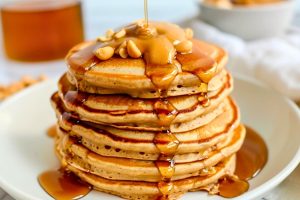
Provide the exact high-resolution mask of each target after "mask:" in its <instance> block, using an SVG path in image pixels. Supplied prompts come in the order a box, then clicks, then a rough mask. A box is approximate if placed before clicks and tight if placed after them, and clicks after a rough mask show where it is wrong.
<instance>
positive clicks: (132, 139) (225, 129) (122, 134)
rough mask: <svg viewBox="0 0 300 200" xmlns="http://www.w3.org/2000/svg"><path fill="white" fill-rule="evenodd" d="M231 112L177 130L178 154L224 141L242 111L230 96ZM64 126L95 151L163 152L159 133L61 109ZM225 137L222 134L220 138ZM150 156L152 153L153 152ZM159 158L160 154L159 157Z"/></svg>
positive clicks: (229, 110)
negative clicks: (116, 125)
mask: <svg viewBox="0 0 300 200" xmlns="http://www.w3.org/2000/svg"><path fill="white" fill-rule="evenodd" d="M226 103H227V106H226V107H227V111H226V112H223V113H222V114H221V115H220V116H219V117H217V118H215V120H213V121H212V122H211V123H208V124H207V125H205V126H202V127H199V128H197V129H194V130H191V131H187V132H179V133H173V134H174V135H175V136H176V138H177V139H178V140H179V141H180V145H179V146H178V149H177V153H178V154H181V153H191V152H200V151H202V150H203V149H205V148H208V147H210V146H213V145H215V144H217V143H218V142H220V140H222V139H223V138H224V137H226V134H227V133H230V132H231V131H232V130H233V129H234V128H235V127H237V125H238V124H239V119H240V116H239V112H238V109H237V107H236V105H235V103H234V102H233V101H232V100H231V99H229V98H228V99H227V101H226ZM57 118H58V119H59V121H58V123H59V125H60V127H61V128H62V129H63V130H65V131H67V132H68V134H70V135H71V136H76V137H78V138H80V139H81V140H84V142H85V143H84V144H85V145H86V146H89V147H90V148H91V149H93V150H94V151H95V149H97V147H98V148H99V147H100V148H101V146H109V147H115V148H118V149H119V151H121V150H126V151H137V152H141V150H142V152H144V153H146V154H149V153H150V154H153V153H154V154H155V153H156V154H159V151H158V149H157V147H156V146H155V144H153V141H154V138H155V135H156V134H157V132H147V131H134V130H126V129H118V128H113V127H111V126H103V125H99V124H95V123H90V122H86V121H81V120H80V119H79V118H76V116H74V114H73V115H72V114H70V113H69V114H68V112H65V111H64V110H63V112H60V111H59V110H57ZM217 136H221V137H217ZM97 152H98V153H100V152H99V151H97ZM149 156H150V155H149ZM155 158H157V156H156V157H155Z"/></svg>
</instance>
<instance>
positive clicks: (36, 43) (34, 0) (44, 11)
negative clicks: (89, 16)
mask: <svg viewBox="0 0 300 200" xmlns="http://www.w3.org/2000/svg"><path fill="white" fill-rule="evenodd" d="M1 19H2V30H3V43H4V50H5V53H6V55H7V57H8V58H10V59H13V60H18V61H30V62H32V61H46V60H53V59H61V58H63V57H64V56H65V55H66V54H67V52H68V50H69V49H70V48H71V47H72V46H74V45H75V44H77V43H79V42H81V41H83V40H84V32H83V22H82V12H81V2H80V1H79V0H59V1H58V0H23V1H7V3H4V4H2V6H1Z"/></svg>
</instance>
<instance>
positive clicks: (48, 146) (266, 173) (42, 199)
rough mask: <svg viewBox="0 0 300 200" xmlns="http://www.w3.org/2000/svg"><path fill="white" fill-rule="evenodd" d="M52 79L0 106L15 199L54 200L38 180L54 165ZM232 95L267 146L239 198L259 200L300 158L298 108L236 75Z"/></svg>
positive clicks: (4, 178)
mask: <svg viewBox="0 0 300 200" xmlns="http://www.w3.org/2000/svg"><path fill="white" fill-rule="evenodd" d="M55 90H56V83H55V82H54V81H49V82H45V83H42V84H39V85H36V86H33V87H31V88H29V89H27V90H25V91H23V92H21V93H19V94H17V95H16V96H14V97H12V98H10V99H9V100H7V101H5V102H3V104H2V105H1V106H0V138H1V145H0V161H1V164H0V187H3V189H5V190H6V191H7V192H8V193H9V194H10V195H11V196H13V197H14V198H16V199H17V200H24V199H25V200H51V199H52V198H51V197H50V196H48V195H47V194H46V193H45V192H44V191H43V189H42V188H41V187H40V186H39V184H38V182H37V176H38V174H39V173H41V172H43V171H45V170H48V169H56V168H58V167H59V163H58V161H57V160H56V158H55V156H54V151H53V141H52V139H51V138H49V137H47V136H46V133H45V130H46V129H47V128H48V127H49V126H50V125H52V124H54V122H55V117H54V112H53V110H52V109H51V107H50V103H49V97H50V95H51V94H52V93H53V92H54V91H55ZM233 96H234V97H235V99H236V100H237V102H238V104H239V106H240V108H241V113H242V119H243V122H244V123H245V124H247V125H249V126H250V127H252V128H254V129H256V130H257V131H258V132H259V133H261V135H262V137H263V138H264V139H265V141H266V142H267V145H268V149H269V160H268V163H267V165H266V167H265V168H264V169H263V171H262V172H261V173H260V174H259V175H258V176H257V177H255V178H254V179H253V180H251V181H250V184H251V188H250V190H249V191H248V192H247V193H245V194H244V195H242V196H240V197H238V198H235V199H243V200H245V199H255V198H258V197H259V196H261V195H263V194H264V193H265V192H267V191H268V190H270V189H271V188H273V187H275V186H276V185H278V184H279V183H280V182H281V181H282V180H283V179H284V178H285V177H287V176H288V175H289V174H290V173H291V172H292V170H293V169H294V168H295V167H296V166H297V164H298V163H299V160H300V151H299V144H300V134H299V130H300V111H299V110H298V108H297V106H296V105H295V104H294V103H292V102H291V101H290V100H288V99H286V98H284V97H282V96H280V95H279V94H277V93H276V92H274V91H272V90H269V89H265V88H264V87H262V86H260V85H257V84H254V83H250V82H248V81H245V80H241V79H236V81H235V91H234V94H233ZM84 199H85V200H96V199H97V200H99V199H101V200H113V199H120V198H118V197H115V196H111V195H108V194H104V193H100V192H96V191H93V192H91V193H90V194H89V195H88V196H86V197H84V198H83V200H84ZM182 199H184V200H192V199H203V200H204V199H207V200H216V199H222V198H221V197H219V196H208V195H207V194H206V193H204V192H194V193H188V194H186V195H185V196H184V197H183V198H182Z"/></svg>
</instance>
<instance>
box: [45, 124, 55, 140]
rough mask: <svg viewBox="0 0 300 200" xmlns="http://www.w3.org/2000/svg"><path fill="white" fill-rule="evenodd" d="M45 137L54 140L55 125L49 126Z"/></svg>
mask: <svg viewBox="0 0 300 200" xmlns="http://www.w3.org/2000/svg"><path fill="white" fill-rule="evenodd" d="M47 135H48V136H49V137H51V138H54V137H55V136H56V124H54V125H52V126H50V127H49V128H48V129H47Z"/></svg>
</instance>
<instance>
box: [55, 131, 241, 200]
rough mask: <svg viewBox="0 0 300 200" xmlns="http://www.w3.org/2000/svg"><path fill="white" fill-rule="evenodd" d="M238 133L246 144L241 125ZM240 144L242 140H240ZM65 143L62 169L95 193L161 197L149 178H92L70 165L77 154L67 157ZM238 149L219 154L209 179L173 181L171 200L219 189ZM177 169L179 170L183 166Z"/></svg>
mask: <svg viewBox="0 0 300 200" xmlns="http://www.w3.org/2000/svg"><path fill="white" fill-rule="evenodd" d="M236 132H237V134H236V135H240V136H239V137H241V138H242V140H243V138H244V136H245V129H244V127H243V126H242V125H240V126H239V127H238V128H237V129H236ZM58 138H59V137H58ZM233 140H234V139H233ZM237 141H239V140H238V139H237ZM237 141H235V142H232V143H233V144H235V143H237ZM64 142H67V141H60V140H59V139H57V140H56V152H57V155H58V157H59V159H60V161H61V163H62V165H63V166H64V167H65V168H66V169H67V170H70V171H71V172H73V173H75V174H76V175H77V176H78V177H80V178H81V179H82V180H83V181H86V182H87V183H89V184H91V185H92V186H93V187H94V189H96V190H99V191H102V192H106V193H110V194H114V195H117V196H120V197H123V198H126V199H141V200H142V199H147V200H148V199H149V200H150V199H157V198H158V197H159V196H161V192H160V190H159V188H158V182H150V181H149V180H147V178H145V179H144V180H136V179H135V177H134V176H132V179H128V180H122V177H121V176H120V177H119V179H118V178H117V177H115V179H109V178H108V177H106V178H104V177H101V176H99V175H96V174H93V173H92V171H90V170H85V169H84V168H81V167H78V166H76V165H72V164H70V163H69V162H68V156H74V154H73V153H74V152H73V153H72V152H70V155H68V156H66V155H65V153H64V151H63V150H62V149H61V147H62V146H63V144H61V143H64ZM229 145H230V144H229ZM238 149H239V147H238V148H236V149H235V150H234V151H233V152H230V151H222V150H220V151H219V152H218V153H220V154H221V156H222V159H221V160H217V161H216V162H217V163H215V164H214V166H213V169H214V170H212V171H213V172H212V173H207V175H206V174H194V175H193V176H187V177H184V176H183V177H181V178H178V179H177V180H173V181H172V184H173V190H172V192H171V194H170V195H169V197H168V199H178V197H179V196H180V195H182V194H184V193H186V192H188V191H195V190H199V188H205V187H207V186H211V185H217V184H216V183H218V180H219V179H221V178H222V177H224V176H226V175H232V174H233V172H234V170H235V152H236V151H237V150H238ZM218 153H217V154H218ZM213 156H214V155H211V157H213ZM119 165H122V163H118V162H116V163H115V168H118V167H119ZM178 165H179V166H180V164H178ZM179 166H177V167H179ZM175 167H176V164H175ZM178 169H179V168H178ZM136 170H137V171H138V169H136ZM175 171H176V170H175ZM179 171H181V170H179ZM146 172H147V171H146ZM126 173H127V171H126V169H124V174H126ZM187 173H189V172H187ZM152 181H153V180H152Z"/></svg>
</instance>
